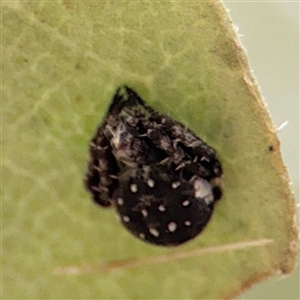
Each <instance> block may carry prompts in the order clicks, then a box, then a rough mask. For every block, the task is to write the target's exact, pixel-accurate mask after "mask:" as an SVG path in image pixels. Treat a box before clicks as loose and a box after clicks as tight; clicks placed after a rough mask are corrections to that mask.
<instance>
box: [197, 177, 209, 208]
mask: <svg viewBox="0 0 300 300" xmlns="http://www.w3.org/2000/svg"><path fill="white" fill-rule="evenodd" d="M194 196H195V198H201V199H203V200H204V201H205V203H206V204H210V203H211V202H213V201H214V196H213V193H212V189H211V186H210V184H209V182H208V181H207V180H205V179H202V178H198V179H196V180H195V181H194Z"/></svg>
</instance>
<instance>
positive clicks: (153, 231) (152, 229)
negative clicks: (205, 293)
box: [149, 227, 159, 237]
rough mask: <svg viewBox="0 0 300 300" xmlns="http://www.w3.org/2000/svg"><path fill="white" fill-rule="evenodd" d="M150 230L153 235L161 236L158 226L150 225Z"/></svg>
mask: <svg viewBox="0 0 300 300" xmlns="http://www.w3.org/2000/svg"><path fill="white" fill-rule="evenodd" d="M149 232H150V234H152V235H153V236H155V237H159V231H158V230H157V229H156V228H154V227H150V228H149Z"/></svg>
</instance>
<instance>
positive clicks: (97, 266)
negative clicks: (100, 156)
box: [2, 1, 297, 299]
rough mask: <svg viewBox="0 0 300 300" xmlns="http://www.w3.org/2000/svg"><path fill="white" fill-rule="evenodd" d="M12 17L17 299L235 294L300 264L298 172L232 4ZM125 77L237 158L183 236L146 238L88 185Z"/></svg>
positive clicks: (7, 136)
mask: <svg viewBox="0 0 300 300" xmlns="http://www.w3.org/2000/svg"><path fill="white" fill-rule="evenodd" d="M2 24H3V28H2V41H3V45H4V46H3V50H2V54H3V57H4V58H5V59H3V60H2V69H3V84H2V97H3V100H4V101H3V114H2V115H3V125H4V128H3V134H2V149H3V151H2V152H3V158H2V170H3V178H2V186H3V201H2V214H3V216H2V217H3V219H2V224H3V230H2V232H3V233H2V235H3V236H2V238H3V284H2V298H3V299H8V298H10V299H20V298H22V299H33V298H39V299H58V298H61V299H62V298H66V299H75V298H76V299H103V298H115V299H120V298H128V299H136V298H157V299H158V298H160V299H161V298H168V299H175V298H182V299H183V298H184V299H188V298H191V299H214V298H215V299H216V298H218V299H224V298H226V299H227V298H230V297H234V296H236V295H237V294H239V293H241V292H242V291H243V290H245V289H247V288H248V287H249V286H251V285H252V284H253V283H256V282H259V281H260V280H263V279H265V278H267V277H268V276H271V275H273V274H276V273H278V272H282V273H283V274H287V273H290V272H291V271H292V269H293V268H294V266H295V261H296V250H297V249H296V244H297V243H296V242H297V228H296V224H295V201H294V198H293V195H292V193H291V190H290V186H289V178H288V175H287V171H286V169H285V167H284V165H283V163H282V160H281V156H280V149H279V142H278V139H277V137H276V135H275V130H274V128H273V125H272V123H271V120H270V118H269V116H268V114H267V112H266V109H265V106H264V104H263V102H262V100H261V96H260V94H259V91H258V88H257V86H256V83H255V81H254V79H253V78H252V75H251V73H250V71H249V67H248V64H247V59H246V57H245V54H244V52H243V50H242V49H241V46H240V45H239V42H238V39H237V36H236V34H235V32H234V30H233V29H232V25H231V23H230V20H228V17H227V15H226V11H225V10H224V8H223V6H222V5H221V4H220V3H219V2H217V1H211V2H188V1H187V2H174V1H165V2H142V1H123V2H114V1H111V2H100V1H99V2H85V3H83V2H72V1H56V2H44V1H43V2H42V1H41V2H23V1H15V2H3V3H2ZM121 84H127V85H129V86H130V87H132V88H133V89H134V90H136V91H137V92H138V93H139V94H140V95H141V97H142V98H143V99H145V100H146V101H147V102H148V103H149V104H151V105H153V107H155V108H156V109H158V110H159V111H161V112H163V113H168V114H170V115H171V116H172V117H173V118H175V119H177V120H179V121H181V122H183V123H184V124H186V125H187V126H188V127H189V128H191V129H192V130H193V131H194V132H196V133H197V134H198V135H199V136H200V137H201V138H203V139H204V140H205V141H207V142H208V144H210V145H212V146H213V147H214V148H215V149H216V150H217V152H218V155H219V158H220V160H221V162H222V164H223V168H224V180H223V182H224V183H223V187H224V197H223V198H222V199H221V201H220V202H219V204H218V205H217V207H216V209H215V212H214V215H213V218H212V220H211V221H210V223H209V225H208V226H207V228H206V229H205V231H204V232H203V234H201V235H200V236H199V237H197V238H196V239H195V240H194V241H192V242H190V243H187V244H185V245H184V246H180V247H177V248H167V249H166V248H160V247H155V246H152V245H147V244H145V243H143V242H141V241H139V240H137V239H135V238H134V237H132V236H131V235H130V234H129V233H128V232H126V230H124V229H123V228H122V226H121V225H120V224H119V223H118V221H117V220H116V219H115V217H114V212H113V211H111V210H103V209H100V208H99V207H97V206H96V205H94V204H93V203H92V201H91V200H90V197H89V195H88V194H87V192H86V191H85V190H84V187H83V184H82V181H83V176H84V172H85V168H86V161H87V154H88V142H89V140H90V138H91V137H92V134H93V133H94V131H95V129H96V127H97V125H98V124H99V122H100V121H101V118H102V116H103V115H104V113H105V111H106V108H107V106H108V104H109V102H110V99H111V97H112V95H113V92H114V90H115V89H116V87H117V86H119V85H121ZM68 266H75V267H73V268H71V269H70V268H69V267H68ZM72 271H73V273H76V275H70V273H72ZM58 273H59V274H58Z"/></svg>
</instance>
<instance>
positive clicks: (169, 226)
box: [168, 222, 177, 232]
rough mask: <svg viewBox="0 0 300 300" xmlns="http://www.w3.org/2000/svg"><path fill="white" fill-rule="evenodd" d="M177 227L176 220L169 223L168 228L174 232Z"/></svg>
mask: <svg viewBox="0 0 300 300" xmlns="http://www.w3.org/2000/svg"><path fill="white" fill-rule="evenodd" d="M176 229H177V224H176V223H175V222H170V223H169V224H168V230H169V231H170V232H174V231H175V230H176Z"/></svg>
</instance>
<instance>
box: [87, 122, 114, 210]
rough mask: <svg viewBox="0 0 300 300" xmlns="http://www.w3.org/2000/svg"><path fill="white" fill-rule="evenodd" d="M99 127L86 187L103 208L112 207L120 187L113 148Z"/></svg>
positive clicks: (91, 153)
mask: <svg viewBox="0 0 300 300" xmlns="http://www.w3.org/2000/svg"><path fill="white" fill-rule="evenodd" d="M102 127H103V125H102V126H101V127H99V129H98V131H97V133H96V135H95V136H94V138H93V139H92V141H91V142H90V159H89V163H88V168H87V171H86V176H85V186H86V188H87V190H88V191H89V192H90V193H91V194H92V196H93V199H94V201H95V202H96V203H98V204H99V205H101V206H103V207H109V206H111V205H112V193H113V191H114V190H115V189H116V187H117V185H118V177H117V174H118V171H119V169H118V165H117V162H116V160H115V157H114V156H113V154H112V151H111V146H110V144H109V141H108V140H107V138H106V136H105V135H104V133H103V130H102Z"/></svg>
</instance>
